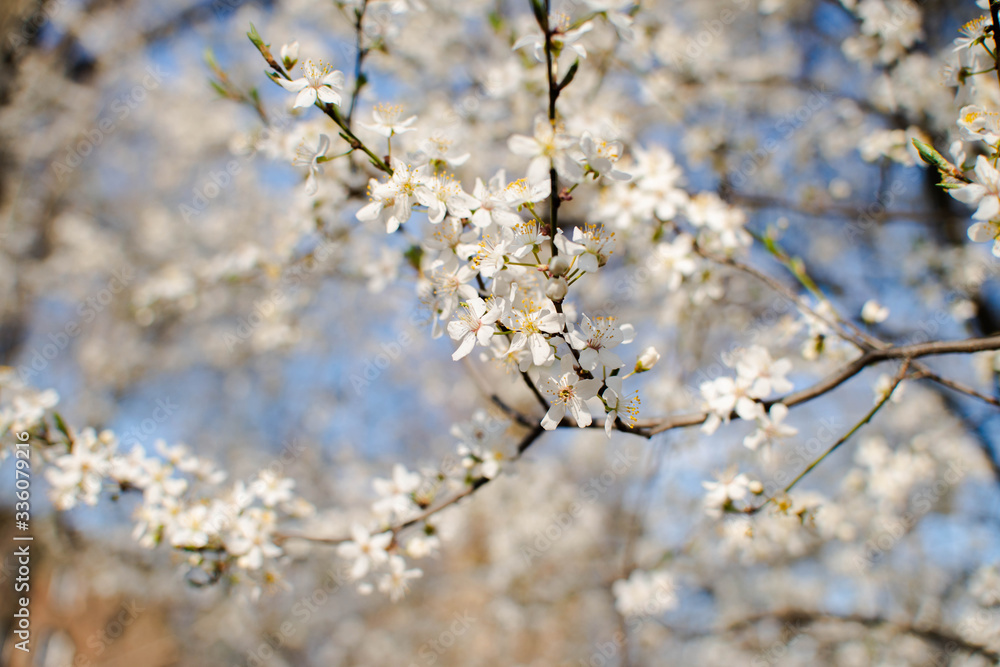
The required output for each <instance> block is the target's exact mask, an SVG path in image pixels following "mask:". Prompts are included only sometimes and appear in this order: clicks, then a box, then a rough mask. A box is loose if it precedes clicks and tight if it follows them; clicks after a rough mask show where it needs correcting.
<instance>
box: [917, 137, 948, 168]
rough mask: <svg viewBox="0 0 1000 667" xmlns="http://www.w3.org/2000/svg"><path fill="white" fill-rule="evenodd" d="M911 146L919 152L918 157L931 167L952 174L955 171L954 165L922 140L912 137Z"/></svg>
mask: <svg viewBox="0 0 1000 667" xmlns="http://www.w3.org/2000/svg"><path fill="white" fill-rule="evenodd" d="M913 146H914V147H915V148H916V149H917V152H918V153H920V159H921V160H923V161H924V162H926V163H927V164H929V165H931V166H932V167H937V168H938V170H939V171H942V172H945V173H948V174H953V173H954V172H955V171H956V169H955V165H953V164H952V163H951V162H948V160H946V159H944V156H942V155H941V154H940V153H938V152H937V151H936V150H934V147H932V146H928V145H927V144H925V143H924V142H922V141H920V139H916V138H914V139H913Z"/></svg>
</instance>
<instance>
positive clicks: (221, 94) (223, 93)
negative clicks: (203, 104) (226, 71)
mask: <svg viewBox="0 0 1000 667" xmlns="http://www.w3.org/2000/svg"><path fill="white" fill-rule="evenodd" d="M208 85H210V86H212V89H213V90H215V92H217V93H218V94H219V97H227V98H228V97H229V93H228V92H227V91H226V89H225V88H223V87H222V86H220V85H219V84H218V83H217V82H215V81H212V80H211V79H209V81H208Z"/></svg>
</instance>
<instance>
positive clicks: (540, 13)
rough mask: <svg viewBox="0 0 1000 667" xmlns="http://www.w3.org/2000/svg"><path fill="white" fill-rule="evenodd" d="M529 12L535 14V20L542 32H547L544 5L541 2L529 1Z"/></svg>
mask: <svg viewBox="0 0 1000 667" xmlns="http://www.w3.org/2000/svg"><path fill="white" fill-rule="evenodd" d="M531 11H532V12H534V13H535V20H536V21H538V25H539V26H540V27H541V29H542V32H544V33H546V34H548V32H549V13H548V12H547V11H545V3H544V2H542V0H531Z"/></svg>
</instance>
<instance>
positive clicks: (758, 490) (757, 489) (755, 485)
mask: <svg viewBox="0 0 1000 667" xmlns="http://www.w3.org/2000/svg"><path fill="white" fill-rule="evenodd" d="M747 488H748V489H750V493H752V494H754V495H755V496H759V495H760V494H762V493H764V485H763V484H761V483H760V481H759V480H756V479H755V480H754V481H752V482H750V484H748V485H747Z"/></svg>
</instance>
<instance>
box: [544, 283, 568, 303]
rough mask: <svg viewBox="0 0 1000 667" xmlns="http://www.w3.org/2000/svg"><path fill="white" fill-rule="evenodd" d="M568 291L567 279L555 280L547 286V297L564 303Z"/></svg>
mask: <svg viewBox="0 0 1000 667" xmlns="http://www.w3.org/2000/svg"><path fill="white" fill-rule="evenodd" d="M568 290H569V285H567V284H566V279H565V278H553V279H552V280H550V281H549V282H548V284H547V285H546V286H545V296H547V297H549V298H550V299H552V300H553V301H562V300H563V297H565V296H566V292H567V291H568Z"/></svg>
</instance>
